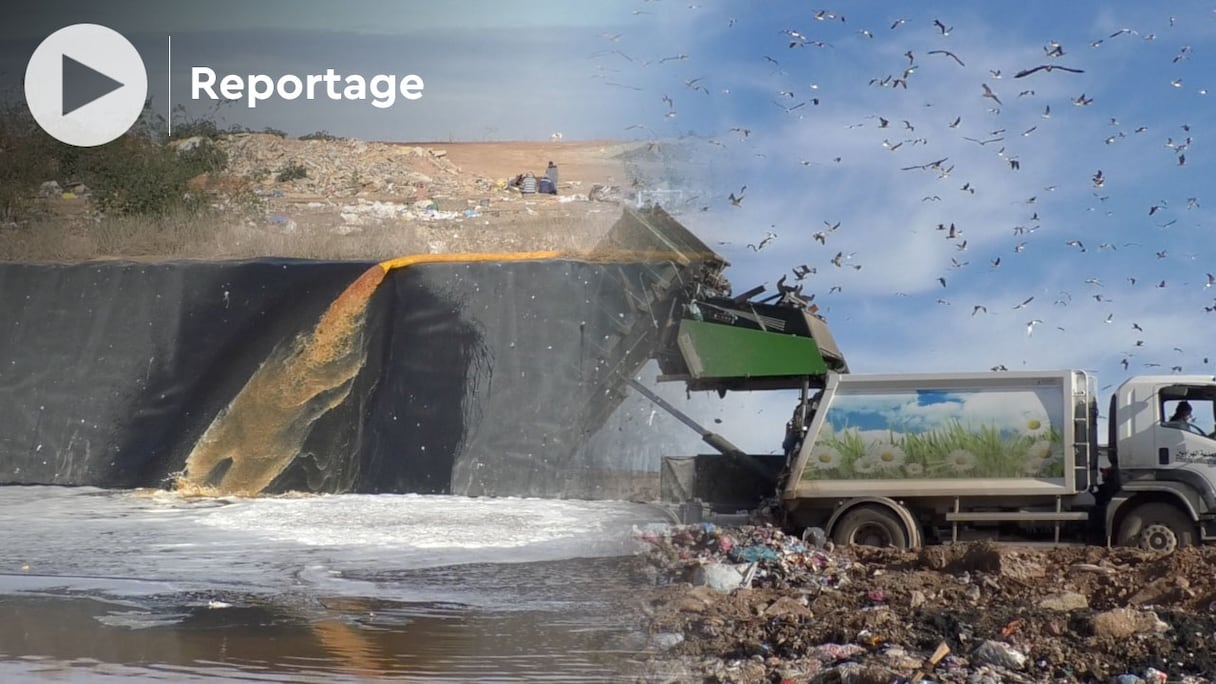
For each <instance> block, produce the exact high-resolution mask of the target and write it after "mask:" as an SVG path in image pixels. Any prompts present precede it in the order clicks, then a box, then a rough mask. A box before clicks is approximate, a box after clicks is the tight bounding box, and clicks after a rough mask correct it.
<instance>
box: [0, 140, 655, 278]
mask: <svg viewBox="0 0 1216 684" xmlns="http://www.w3.org/2000/svg"><path fill="white" fill-rule="evenodd" d="M178 144H182V143H178ZM217 144H218V145H219V146H220V147H222V148H223V149H224V150H225V151H226V152H227V153H228V156H229V164H228V168H227V169H226V170H225V171H224V172H223V173H221V174H218V175H214V176H207V175H204V176H200V177H199V178H196V179H195V181H194V182H192V188H193V189H194V190H196V191H198V192H205V193H207V194H208V195H210V196H211V197H213V199H214V201H213V202H212V203H211V206H210V207H209V208H208V209H206V210H205V211H201V212H197V213H190V214H179V215H174V216H167V217H157V218H148V217H121V216H108V215H104V214H102V213H101V212H99V211H98V210H97V209H96V208H95V207H94V206H93V204H92V202H91V199H90V197H89V196H88V194H87V193H85V194H81V195H74V194H72V193H66V194H65V196H64V197H46V198H42V200H41V211H40V213H39V215H38V216H37V217H35V218H34V219H32V220H28V221H24V222H22V223H20V224H8V225H3V226H0V259H2V260H14V261H78V260H87V259H100V258H141V259H163V258H174V259H180V258H185V259H192V258H195V259H226V258H253V257H266V256H277V257H297V258H315V259H357V260H382V259H389V258H393V257H397V256H403V255H408V254H418V253H452V252H504V251H506V252H515V251H532V250H579V249H588V248H590V247H592V246H593V245H594V244H595V243H596V242H598V240H599V239H600V237H602V236H603V235H604V234H605V233H606V232H607V231H608V229H609V228H610V227H611V226H612V224H613V223H614V222H615V221H616V219H617V218H618V217H619V216H620V207H619V205H618V204H617V203H616V202H615V201H612V200H613V199H618V198H620V197H622V196H623V195H626V194H628V191H629V186H630V183H631V182H632V181H631V179H629V178H627V175H628V169H627V168H626V164H625V163H624V162H623V160H622V157H621V155H622V154H623V153H627V152H628V151H629V150H632V149H634V148H635V147H637V144H634V143H615V142H610V141H602V142H564V141H562V142H526V141H524V142H476V143H460V142H457V143H376V142H364V141H353V140H333V141H319V140H318V141H300V140H291V139H283V138H279V137H277V136H273V135H266V134H236V135H232V136H228V137H224V138H221V139H220V140H219V142H218V143H217ZM549 161H553V162H555V163H556V164H557V165H558V169H559V172H560V183H559V189H558V190H559V191H558V195H556V196H554V195H541V194H532V195H526V196H525V195H521V194H520V193H519V192H518V191H516V190H515V189H513V188H510V187H508V185H507V182H508V180H509V179H510V178H513V177H514V176H515V175H517V174H519V173H523V172H525V171H532V172H533V173H535V174H537V175H538V176H539V175H543V173H544V170H545V167H546V166H547V164H548V162H549ZM295 164H298V165H301V166H303V167H304V168H305V169H307V176H305V177H304V178H299V179H294V180H283V181H280V180H278V172H279V171H280V170H282V169H283V168H286V166H288V165H295ZM47 180H60V179H47ZM597 185H599V186H604V187H610V188H616V189H617V194H614V195H613V197H612V198H611V199H610V200H609V201H596V200H593V199H591V198H589V194H590V193H591V190H592V188H593V187H594V186H597ZM597 197H598V199H600V200H603V199H604V197H603V196H598V195H597Z"/></svg>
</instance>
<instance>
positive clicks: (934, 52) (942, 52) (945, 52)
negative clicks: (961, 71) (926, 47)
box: [925, 50, 967, 67]
mask: <svg viewBox="0 0 1216 684" xmlns="http://www.w3.org/2000/svg"><path fill="white" fill-rule="evenodd" d="M925 54H927V55H946V56H947V57H949V58H951V59H953V60H954V61H956V62H958V65H959V66H962V67H965V66H967V65H966V64H963V60H961V59H959V58H958V55H956V54H954V53H953V52H950V51H949V50H930V51H928V52H926V53H925Z"/></svg>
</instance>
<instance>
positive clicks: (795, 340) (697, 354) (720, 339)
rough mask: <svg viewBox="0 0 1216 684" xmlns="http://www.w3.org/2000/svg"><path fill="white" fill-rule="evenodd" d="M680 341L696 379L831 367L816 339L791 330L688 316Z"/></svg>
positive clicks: (808, 372)
mask: <svg viewBox="0 0 1216 684" xmlns="http://www.w3.org/2000/svg"><path fill="white" fill-rule="evenodd" d="M677 344H678V345H679V348H680V353H681V354H682V355H683V357H684V363H685V365H686V366H687V367H688V373H689V375H690V376H691V377H692V378H693V379H697V380H702V379H704V380H710V379H718V378H771V377H794V376H808V375H810V376H816V375H823V374H825V373H827V370H828V368H827V364H826V363H824V360H823V355H821V354H820V353H819V345H817V344H815V340H813V339H811V338H809V337H802V336H799V335H790V334H788V333H780V332H767V331H764V330H754V329H751V328H739V327H734V326H730V325H724V324H721V323H706V322H704V321H697V320H692V319H687V318H686V319H684V320H682V321H680V332H679V335H678V337H677Z"/></svg>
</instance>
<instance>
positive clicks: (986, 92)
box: [981, 83, 1001, 104]
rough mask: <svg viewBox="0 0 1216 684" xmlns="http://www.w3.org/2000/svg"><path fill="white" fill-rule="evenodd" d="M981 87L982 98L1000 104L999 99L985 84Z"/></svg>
mask: <svg viewBox="0 0 1216 684" xmlns="http://www.w3.org/2000/svg"><path fill="white" fill-rule="evenodd" d="M981 85H982V87H983V88H984V97H987V98H991V99H992V100H995V101H996V103H997V104H1001V98H999V97H997V96H996V93H994V92H992V88H989V87H988V84H987V83H983V84H981Z"/></svg>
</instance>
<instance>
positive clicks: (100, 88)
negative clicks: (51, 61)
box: [63, 55, 124, 116]
mask: <svg viewBox="0 0 1216 684" xmlns="http://www.w3.org/2000/svg"><path fill="white" fill-rule="evenodd" d="M123 85H124V84H123V83H121V82H119V81H116V80H114V79H112V78H110V77H109V76H106V75H105V74H103V73H101V72H100V71H98V70H96V69H94V68H92V67H88V66H85V65H84V64H81V63H80V62H78V61H76V60H74V59H72V58H71V57H68V56H67V55H63V116H67V115H68V114H71V113H72V112H74V111H76V110H77V109H80V108H81V107H83V106H85V105H87V104H89V103H90V102H92V101H94V100H96V99H97V98H99V97H103V96H105V95H109V94H110V93H112V92H114V91H115V90H118V89H119V88H121V87H123Z"/></svg>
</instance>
